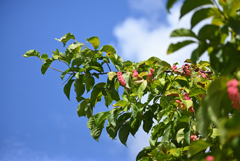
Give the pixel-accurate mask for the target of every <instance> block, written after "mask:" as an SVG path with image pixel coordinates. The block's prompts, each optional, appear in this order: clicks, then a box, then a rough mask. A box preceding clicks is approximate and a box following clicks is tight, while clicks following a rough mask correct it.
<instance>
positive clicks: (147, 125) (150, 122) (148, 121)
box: [143, 110, 153, 133]
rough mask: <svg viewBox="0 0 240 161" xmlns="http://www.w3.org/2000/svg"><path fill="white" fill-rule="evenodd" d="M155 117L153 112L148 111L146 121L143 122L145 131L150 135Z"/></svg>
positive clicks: (145, 116)
mask: <svg viewBox="0 0 240 161" xmlns="http://www.w3.org/2000/svg"><path fill="white" fill-rule="evenodd" d="M152 119H153V115H152V111H150V110H149V111H147V112H145V114H144V120H143V130H144V131H145V132H146V133H148V132H149V131H150V129H151V128H152V125H153V120H152Z"/></svg>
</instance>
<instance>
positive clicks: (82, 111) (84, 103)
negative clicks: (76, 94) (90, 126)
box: [77, 100, 88, 117]
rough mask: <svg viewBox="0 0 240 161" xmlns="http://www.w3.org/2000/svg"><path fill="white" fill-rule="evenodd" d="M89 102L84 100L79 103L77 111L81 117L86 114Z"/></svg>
mask: <svg viewBox="0 0 240 161" xmlns="http://www.w3.org/2000/svg"><path fill="white" fill-rule="evenodd" d="M87 103H88V100H84V101H82V102H81V103H80V104H79V105H78V108H77V113H78V116H79V117H81V116H85V115H86V112H85V111H86V110H85V109H86V107H87Z"/></svg>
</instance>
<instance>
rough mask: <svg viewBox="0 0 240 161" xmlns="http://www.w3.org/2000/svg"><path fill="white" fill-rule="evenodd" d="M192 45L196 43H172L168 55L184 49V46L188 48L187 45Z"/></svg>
mask: <svg viewBox="0 0 240 161" xmlns="http://www.w3.org/2000/svg"><path fill="white" fill-rule="evenodd" d="M192 43H195V41H192V40H185V41H182V42H178V43H176V44H173V43H172V44H170V45H169V47H168V50H167V54H171V53H173V52H175V51H177V50H179V49H181V48H183V47H184V46H187V45H189V44H192Z"/></svg>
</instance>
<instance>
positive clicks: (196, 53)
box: [191, 41, 209, 64]
mask: <svg viewBox="0 0 240 161" xmlns="http://www.w3.org/2000/svg"><path fill="white" fill-rule="evenodd" d="M208 47H209V45H208V44H207V43H206V42H205V41H200V42H199V45H198V47H197V48H196V49H195V50H193V52H192V55H191V61H192V63H193V64H196V62H197V60H198V59H199V58H200V56H201V55H202V54H203V53H204V52H205V51H206V50H207V49H208Z"/></svg>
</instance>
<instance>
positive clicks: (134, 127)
mask: <svg viewBox="0 0 240 161" xmlns="http://www.w3.org/2000/svg"><path fill="white" fill-rule="evenodd" d="M141 121H142V120H139V119H137V118H135V119H131V121H130V132H131V134H132V136H135V134H136V132H137V131H138V129H139V127H140V126H141V123H142V122H141Z"/></svg>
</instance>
